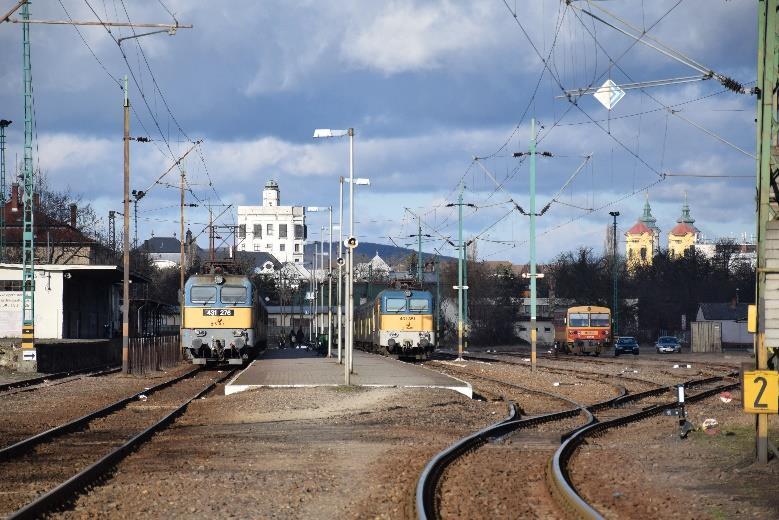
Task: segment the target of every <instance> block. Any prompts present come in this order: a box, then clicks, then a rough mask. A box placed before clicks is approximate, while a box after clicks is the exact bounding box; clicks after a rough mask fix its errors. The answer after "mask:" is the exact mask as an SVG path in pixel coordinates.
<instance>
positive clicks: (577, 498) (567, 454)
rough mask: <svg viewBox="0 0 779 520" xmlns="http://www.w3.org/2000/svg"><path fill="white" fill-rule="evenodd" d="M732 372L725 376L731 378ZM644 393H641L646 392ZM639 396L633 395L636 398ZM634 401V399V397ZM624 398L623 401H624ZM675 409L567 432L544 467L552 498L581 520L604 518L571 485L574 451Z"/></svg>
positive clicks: (658, 408) (694, 397) (668, 405)
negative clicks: (597, 437) (587, 441)
mask: <svg viewBox="0 0 779 520" xmlns="http://www.w3.org/2000/svg"><path fill="white" fill-rule="evenodd" d="M731 376H732V373H731V374H729V375H728V376H725V377H731ZM722 379H723V377H711V378H706V379H698V380H691V381H687V382H685V383H684V385H685V387H694V386H701V385H704V384H709V383H712V382H716V381H721V380H722ZM739 386H740V383H726V384H723V385H719V386H717V387H714V388H711V389H709V390H705V391H703V392H700V393H698V394H695V395H692V396H687V398H686V399H685V401H686V402H688V403H689V402H695V401H699V400H701V399H704V398H706V397H709V396H712V395H714V394H716V393H718V392H723V391H725V390H730V389H733V388H737V387H739ZM648 392H656V390H654V389H653V390H649V391H648ZM648 392H643V393H648ZM638 395H639V394H635V396H638ZM634 399H636V398H635V397H634ZM625 401H627V399H623V402H625ZM676 406H678V403H676V402H670V403H665V404H658V405H654V406H651V407H649V408H646V409H644V410H640V411H638V412H635V413H632V414H627V415H623V416H621V417H616V418H613V419H609V420H607V421H603V422H599V421H595V422H593V423H592V424H589V425H586V426H584V427H582V428H579V429H577V430H574V431H573V432H570V435H568V436H567V438H566V439H565V440H564V441H563V443H562V444H561V445H560V447H559V448H558V449H557V451H556V452H555V454H554V456H552V458H550V459H549V464H548V466H547V482H548V484H549V487H550V488H551V490H552V493H553V495H555V496H556V497H557V498H558V501H559V502H560V503H561V504H562V505H563V506H564V507H565V508H566V509H567V510H568V511H569V512H571V513H573V514H574V516H576V517H577V518H584V519H599V520H600V519H602V518H603V516H602V515H601V514H600V513H599V512H598V511H597V510H596V509H595V508H594V507H592V506H591V505H590V504H588V503H587V502H586V501H585V500H584V499H583V498H582V497H581V495H579V493H578V492H577V491H576V489H575V488H574V486H573V483H572V482H571V481H570V478H569V475H568V471H567V464H568V462H569V461H570V459H571V457H572V456H573V454H574V452H575V451H576V449H577V448H578V447H579V446H580V445H581V444H582V443H583V442H584V441H585V438H586V437H590V436H593V435H596V434H598V433H601V432H603V431H606V430H608V429H611V428H615V427H617V426H623V425H625V424H629V423H632V422H637V421H640V420H642V419H646V418H648V417H652V416H655V415H658V414H660V413H662V412H663V411H665V410H668V409H671V408H674V407H676Z"/></svg>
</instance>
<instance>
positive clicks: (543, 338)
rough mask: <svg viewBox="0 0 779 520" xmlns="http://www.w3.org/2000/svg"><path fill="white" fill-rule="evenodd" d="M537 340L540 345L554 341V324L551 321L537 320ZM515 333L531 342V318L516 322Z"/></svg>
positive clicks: (550, 343)
mask: <svg viewBox="0 0 779 520" xmlns="http://www.w3.org/2000/svg"><path fill="white" fill-rule="evenodd" d="M536 331H537V333H536V341H537V342H538V344H539V345H547V346H548V345H552V344H553V343H554V325H553V324H552V322H551V321H547V320H536ZM514 334H515V335H516V336H517V337H518V338H520V339H523V340H525V341H527V342H528V343H530V320H520V321H518V322H516V323H515V324H514Z"/></svg>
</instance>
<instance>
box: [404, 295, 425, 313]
mask: <svg viewBox="0 0 779 520" xmlns="http://www.w3.org/2000/svg"><path fill="white" fill-rule="evenodd" d="M408 306H409V309H411V310H412V311H418V312H424V311H429V310H430V306H429V302H428V301H427V299H425V298H411V300H409V302H408Z"/></svg>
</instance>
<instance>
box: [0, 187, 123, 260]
mask: <svg viewBox="0 0 779 520" xmlns="http://www.w3.org/2000/svg"><path fill="white" fill-rule="evenodd" d="M44 202H45V201H44ZM63 210H64V212H65V213H66V214H67V216H66V218H65V220H59V219H56V218H53V217H52V216H51V215H48V214H47V213H45V212H44V211H42V210H41V200H40V196H39V194H38V193H35V194H34V195H33V221H34V223H35V225H34V226H33V233H34V239H35V263H36V264H38V263H40V264H58V265H65V264H67V265H76V264H77V265H94V264H113V263H115V262H116V260H117V257H116V254H115V253H114V252H113V251H111V250H110V249H109V248H108V247H106V246H104V245H102V244H101V243H99V242H98V241H96V240H94V239H93V238H90V237H89V236H87V235H86V234H85V233H84V232H83V231H82V230H80V229H79V228H78V226H77V220H78V208H77V206H76V205H75V204H71V205H70V206H69V207H68V208H63ZM2 211H4V212H5V261H6V262H21V261H22V234H23V233H22V231H23V228H24V216H23V215H24V211H23V205H22V201H21V192H20V190H19V184H17V183H14V184H13V185H12V186H11V196H10V198H9V199H8V201H6V203H5V207H4V208H2ZM61 212H63V211H61Z"/></svg>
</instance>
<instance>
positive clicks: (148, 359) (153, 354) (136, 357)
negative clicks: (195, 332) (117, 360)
mask: <svg viewBox="0 0 779 520" xmlns="http://www.w3.org/2000/svg"><path fill="white" fill-rule="evenodd" d="M129 350H130V352H129V356H130V358H129V362H130V373H131V374H146V373H147V372H154V371H159V370H164V369H166V368H171V367H173V366H175V365H176V364H177V363H178V362H179V361H181V348H180V345H179V335H178V334H176V335H172V336H151V337H140V338H130V345H129Z"/></svg>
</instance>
